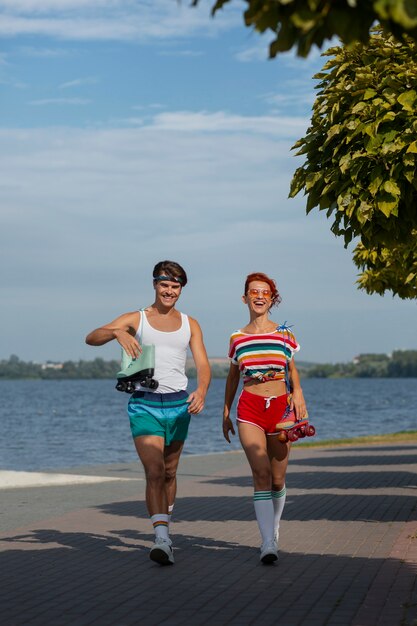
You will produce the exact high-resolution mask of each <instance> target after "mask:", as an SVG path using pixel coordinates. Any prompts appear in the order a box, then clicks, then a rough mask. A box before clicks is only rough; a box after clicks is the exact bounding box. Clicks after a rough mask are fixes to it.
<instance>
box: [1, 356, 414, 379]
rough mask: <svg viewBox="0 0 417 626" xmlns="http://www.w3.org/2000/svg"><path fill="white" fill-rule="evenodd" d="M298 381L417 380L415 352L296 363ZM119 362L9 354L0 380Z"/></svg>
mask: <svg viewBox="0 0 417 626" xmlns="http://www.w3.org/2000/svg"><path fill="white" fill-rule="evenodd" d="M209 362H210V365H211V370H212V376H213V378H226V377H227V375H228V372H229V368H230V362H229V359H227V358H224V357H211V358H209ZM297 369H298V371H299V373H300V375H301V377H302V378H417V350H396V351H395V352H393V353H392V354H391V355H387V354H361V355H359V356H357V357H355V359H353V361H351V362H348V363H336V364H334V363H309V362H306V361H298V360H297ZM119 370H120V361H118V360H115V359H113V360H111V361H106V360H104V359H102V358H95V359H94V360H90V361H85V360H82V359H80V360H79V361H62V362H58V361H46V362H44V363H35V362H33V361H28V362H26V361H22V360H21V359H19V357H18V356H16V355H12V356H10V357H9V359H7V360H6V359H2V360H0V380H38V379H41V380H92V379H115V378H116V373H117V372H118V371H119ZM186 374H187V376H188V377H189V378H195V377H196V368H195V366H194V363H193V361H192V359H187V363H186Z"/></svg>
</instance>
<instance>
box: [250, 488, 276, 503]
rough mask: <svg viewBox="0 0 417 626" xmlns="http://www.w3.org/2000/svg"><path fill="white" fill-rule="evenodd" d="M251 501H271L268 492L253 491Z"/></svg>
mask: <svg viewBox="0 0 417 626" xmlns="http://www.w3.org/2000/svg"><path fill="white" fill-rule="evenodd" d="M253 499H254V501H255V502H257V501H258V500H272V495H271V492H270V491H255V492H254V494H253Z"/></svg>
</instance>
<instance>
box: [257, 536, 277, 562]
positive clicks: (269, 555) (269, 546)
mask: <svg viewBox="0 0 417 626" xmlns="http://www.w3.org/2000/svg"><path fill="white" fill-rule="evenodd" d="M277 559H278V550H277V546H276V544H275V541H273V540H272V541H266V542H265V543H263V544H262V545H261V556H260V560H261V561H262V563H273V562H274V561H276V560H277Z"/></svg>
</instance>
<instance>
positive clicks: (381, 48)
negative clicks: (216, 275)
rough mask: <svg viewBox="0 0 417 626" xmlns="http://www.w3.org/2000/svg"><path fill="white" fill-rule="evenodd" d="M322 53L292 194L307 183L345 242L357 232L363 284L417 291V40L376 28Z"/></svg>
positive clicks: (406, 294)
mask: <svg viewBox="0 0 417 626" xmlns="http://www.w3.org/2000/svg"><path fill="white" fill-rule="evenodd" d="M324 56H329V57H330V59H329V60H328V61H327V63H326V64H325V65H324V67H323V70H322V71H321V72H319V73H318V74H316V76H315V78H316V79H318V80H319V81H320V82H319V84H318V86H317V88H318V90H319V91H318V95H317V98H316V100H315V103H314V107H313V115H312V118H311V125H310V127H309V128H308V130H307V133H306V136H305V137H303V138H302V139H300V140H299V141H297V143H296V144H295V146H294V148H295V149H298V152H297V154H298V155H305V158H306V161H305V163H304V165H303V166H302V167H299V168H298V169H297V170H296V172H295V174H294V177H293V180H292V183H291V190H290V196H291V197H294V196H296V195H297V194H298V193H299V192H300V191H301V190H304V192H305V194H306V195H307V213H309V212H310V211H311V210H312V209H313V208H315V207H318V209H319V210H325V211H327V216H328V217H330V216H332V218H333V224H332V227H331V230H332V231H333V232H334V233H335V234H336V235H341V236H342V237H344V241H345V246H347V245H348V244H349V243H350V242H351V241H352V239H354V238H359V240H357V241H356V243H357V245H356V248H355V250H354V253H353V260H354V262H355V264H356V265H357V267H358V268H359V269H360V270H362V274H361V275H360V277H359V280H358V284H359V287H360V288H362V289H365V291H367V292H368V293H379V294H383V293H384V292H385V291H387V290H391V291H392V292H393V294H397V295H399V296H400V297H401V298H416V297H417V237H416V235H417V176H416V166H417V44H416V42H415V41H414V40H413V39H411V38H410V37H404V40H403V41H402V42H398V41H397V40H395V39H394V38H393V37H389V38H387V37H385V36H384V35H383V34H382V33H381V32H380V31H378V32H374V34H373V35H372V37H371V39H370V40H369V43H368V44H367V45H363V44H355V45H353V46H351V47H341V46H338V47H334V48H331V49H329V50H328V51H327V52H325V53H324Z"/></svg>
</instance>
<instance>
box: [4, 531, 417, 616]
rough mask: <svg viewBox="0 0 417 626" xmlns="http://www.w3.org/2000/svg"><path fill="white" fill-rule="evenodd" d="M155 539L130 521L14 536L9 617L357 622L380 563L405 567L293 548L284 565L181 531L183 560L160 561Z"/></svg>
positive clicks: (390, 571) (7, 574) (377, 608)
mask: <svg viewBox="0 0 417 626" xmlns="http://www.w3.org/2000/svg"><path fill="white" fill-rule="evenodd" d="M150 539H151V536H150V535H147V534H142V533H139V532H135V533H133V532H132V531H124V530H118V531H116V536H114V535H112V536H110V537H109V536H105V535H100V534H90V533H79V532H74V533H71V532H60V531H57V530H48V529H45V530H37V531H34V532H32V533H28V534H27V535H20V536H10V537H8V538H7V539H6V540H5V541H9V542H10V543H11V549H10V550H6V551H4V552H3V553H2V555H1V558H0V560H1V563H2V567H1V572H2V574H1V575H0V582H1V585H0V601H1V607H2V622H3V623H4V624H7V625H8V626H19V625H22V626H23V625H25V624H28V623H29V622H30V623H37V624H71V625H74V624H78V623H80V624H87V623H88V624H117V625H118V626H120V625H128V624H146V626H148V625H153V624H155V625H156V624H162V623H165V620H166V622H167V623H170V624H175V625H177V624H178V625H179V624H187V623H193V624H199V623H200V624H201V623H208V624H216V625H217V624H219V625H222V624H239V625H246V624H247V625H249V624H252V623H254V620H255V621H256V619H257V617H259V615H260V614H262V623H263V624H271V625H272V624H277V623H280V624H287V623H288V624H289V623H291V624H307V623H319V624H335V623H343V624H355V615H356V614H357V612H358V611H359V610H360V609H361V606H362V604H363V603H364V601H365V598H366V595H367V593H368V590H369V589H370V587H371V585H372V583H373V581H374V579H375V577H376V576H377V574H378V572H379V571H380V570H381V568H384V573H385V576H386V578H387V579H389V580H395V578H396V575H397V573H398V572H399V570H400V567H401V563H400V562H399V561H397V560H395V559H392V560H389V561H386V560H384V559H372V558H355V559H353V558H351V557H349V556H336V555H321V554H308V555H305V554H302V553H285V551H283V552H282V553H281V558H280V561H279V562H278V565H273V566H263V565H261V564H260V563H259V561H258V553H257V552H258V551H257V550H255V549H254V548H251V547H248V546H244V545H236V544H233V543H228V542H224V541H215V540H209V539H201V538H199V537H194V536H192V535H178V536H176V538H175V539H176V543H175V546H176V549H175V558H176V564H175V566H174V567H160V566H159V565H157V564H155V563H153V562H151V561H150V560H149V558H148V554H147V551H148V546H145V545H143V543H140V542H144V541H145V542H149V541H150ZM133 542H135V543H133ZM19 543H21V544H22V548H21V549H19ZM32 545H33V549H32V548H31V547H29V546H32ZM402 572H403V573H404V572H405V577H404V578H403V580H405V581H406V583H407V584H406V587H405V588H404V586H403V593H402V597H403V598H404V597H405V598H407V597H409V596H411V586H410V585H409V582H408V581H409V579H410V576H409V574H410V572H409V571H408V570H407V566H405V565H404V566H403V567H402ZM408 586H410V589H408ZM385 591H386V592H385V593H380V594H379V595H378V597H377V599H376V601H375V600H374V603H373V606H372V618H373V619H374V618H376V617H377V616H378V615H379V614H381V612H382V611H383V610H384V605H385V602H386V599H387V591H389V590H385ZM300 594H301V595H302V602H301V603H300V602H299V600H300V597H301V596H300ZM407 594H408V595H407ZM318 598H319V599H320V601H318ZM390 610H391V611H393V610H396V612H397V615H398V620H395V621H394V622H392V623H396V624H397V623H398V624H399V623H401V624H403V625H404V626H407V624H408V621H407V614H406V609H405V608H403V607H402V606H401V604H400V599H398V597H394V604H391V605H390ZM366 623H368V622H366ZM369 623H371V622H369ZM373 623H375V622H374V621H372V624H373Z"/></svg>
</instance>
